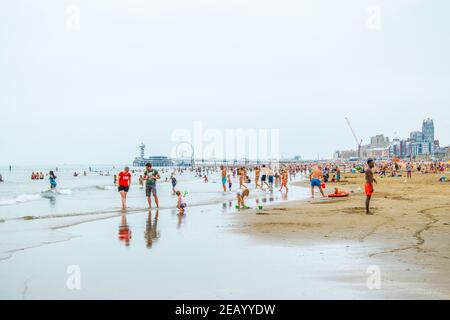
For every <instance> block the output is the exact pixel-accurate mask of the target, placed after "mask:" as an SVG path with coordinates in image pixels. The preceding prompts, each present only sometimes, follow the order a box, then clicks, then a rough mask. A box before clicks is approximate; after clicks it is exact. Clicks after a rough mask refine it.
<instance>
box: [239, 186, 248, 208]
mask: <svg viewBox="0 0 450 320" xmlns="http://www.w3.org/2000/svg"><path fill="white" fill-rule="evenodd" d="M249 194H250V190H248V189H247V188H245V189H239V190H238V191H237V192H236V198H237V206H236V208H237V209H240V208H242V209H246V208H247V207H246V206H245V202H244V199H245V197H248V196H249Z"/></svg>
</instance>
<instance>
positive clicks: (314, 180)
mask: <svg viewBox="0 0 450 320" xmlns="http://www.w3.org/2000/svg"><path fill="white" fill-rule="evenodd" d="M309 180H310V181H311V198H313V199H314V187H318V188H319V190H320V193H321V194H322V197H324V198H325V194H324V193H323V189H322V180H323V173H322V166H320V165H319V166H317V168H315V169H314V170H313V171H312V172H311V174H310V175H309Z"/></svg>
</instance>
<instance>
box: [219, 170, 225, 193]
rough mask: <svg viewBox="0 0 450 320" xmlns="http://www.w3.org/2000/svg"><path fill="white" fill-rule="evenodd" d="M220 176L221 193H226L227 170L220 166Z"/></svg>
mask: <svg viewBox="0 0 450 320" xmlns="http://www.w3.org/2000/svg"><path fill="white" fill-rule="evenodd" d="M220 174H221V176H222V188H223V192H226V191H227V168H225V166H220Z"/></svg>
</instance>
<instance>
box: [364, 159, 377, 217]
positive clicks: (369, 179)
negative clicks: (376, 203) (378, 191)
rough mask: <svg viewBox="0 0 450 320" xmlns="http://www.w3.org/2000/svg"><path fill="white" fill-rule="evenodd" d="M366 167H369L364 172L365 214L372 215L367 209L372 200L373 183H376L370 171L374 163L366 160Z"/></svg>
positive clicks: (371, 160)
mask: <svg viewBox="0 0 450 320" xmlns="http://www.w3.org/2000/svg"><path fill="white" fill-rule="evenodd" d="M367 165H368V166H369V168H368V169H367V170H366V184H365V185H364V192H365V194H366V214H372V213H371V212H370V211H369V207H370V199H371V198H372V195H373V192H374V190H373V183H374V182H375V183H377V180H375V178H374V177H373V171H372V169H373V168H374V167H375V162H374V161H373V159H368V160H367Z"/></svg>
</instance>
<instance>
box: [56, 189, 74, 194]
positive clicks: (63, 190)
mask: <svg viewBox="0 0 450 320" xmlns="http://www.w3.org/2000/svg"><path fill="white" fill-rule="evenodd" d="M56 193H58V194H72V190H70V189H56Z"/></svg>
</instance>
